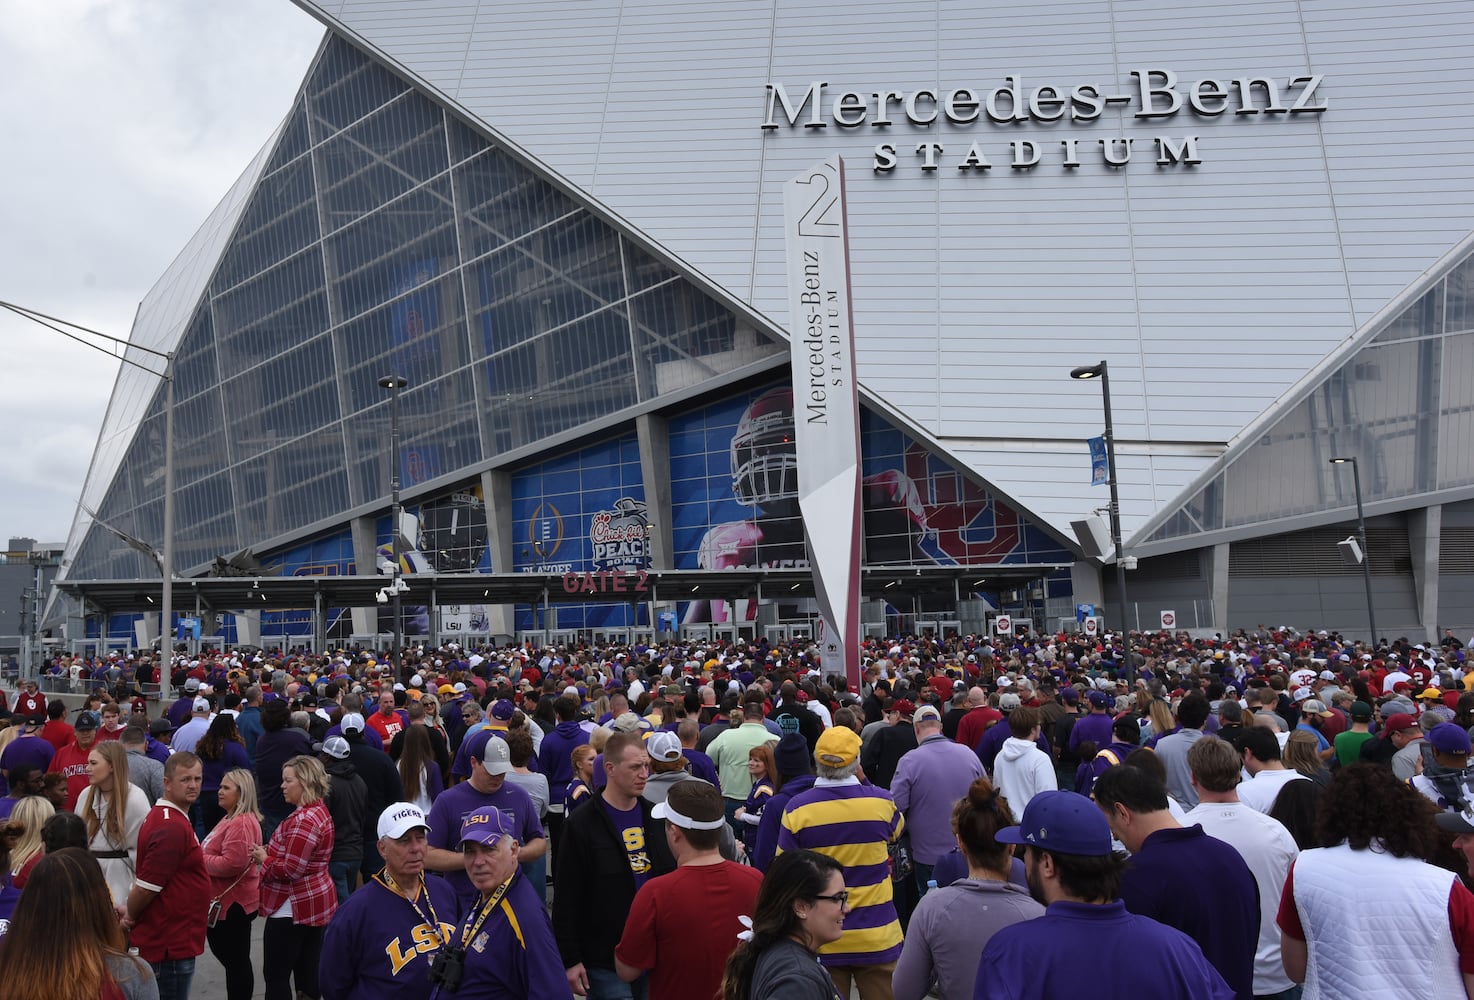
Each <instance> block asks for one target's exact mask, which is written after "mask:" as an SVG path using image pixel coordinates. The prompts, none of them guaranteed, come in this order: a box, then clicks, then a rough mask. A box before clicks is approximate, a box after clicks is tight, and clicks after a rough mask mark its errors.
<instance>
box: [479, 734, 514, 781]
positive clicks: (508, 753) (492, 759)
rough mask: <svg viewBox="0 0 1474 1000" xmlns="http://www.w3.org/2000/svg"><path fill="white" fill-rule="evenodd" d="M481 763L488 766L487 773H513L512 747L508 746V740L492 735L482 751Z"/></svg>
mask: <svg viewBox="0 0 1474 1000" xmlns="http://www.w3.org/2000/svg"><path fill="white" fill-rule="evenodd" d="M481 763H482V764H484V765H485V766H486V773H487V774H511V773H512V748H511V747H509V746H507V741H506V740H504V739H502V738H501V737H499V736H492V737H491V738H490V739H488V740H487V741H486V749H485V750H483V751H482V753H481Z"/></svg>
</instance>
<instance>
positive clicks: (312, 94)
mask: <svg viewBox="0 0 1474 1000" xmlns="http://www.w3.org/2000/svg"><path fill="white" fill-rule="evenodd" d="M408 89H409V88H408V87H407V86H406V85H405V84H404V82H403V81H401V80H400V79H399V78H398V77H396V76H394V75H393V74H392V73H390V72H389V71H388V70H386V69H384V68H383V67H382V66H380V65H379V64H378V63H375V62H372V61H371V60H369V59H367V58H365V57H364V55H363V54H362V53H361V52H359V51H358V50H357V49H355V48H354V47H353V46H352V45H350V44H348V43H347V42H346V41H344V40H343V39H342V37H341V36H339V35H333V36H332V37H331V38H330V39H329V40H328V44H327V48H326V49H325V50H324V51H323V54H322V58H321V59H319V60H318V63H317V69H316V71H315V72H314V73H313V74H312V77H311V78H310V79H309V80H308V81H307V107H308V112H309V114H310V115H311V121H310V125H309V127H310V128H311V131H312V139H313V141H314V142H321V141H322V140H323V139H324V138H326V137H327V136H330V135H332V134H333V133H334V132H337V131H338V130H339V129H342V128H346V127H347V126H349V125H351V124H353V123H354V122H356V121H358V119H360V118H362V117H363V116H364V115H366V114H368V113H369V112H370V111H372V110H374V108H377V107H379V106H381V105H384V104H388V103H389V102H390V101H392V100H393V99H394V98H395V97H398V96H399V95H400V94H402V93H404V92H405V91H406V90H408Z"/></svg>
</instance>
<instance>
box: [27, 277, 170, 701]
mask: <svg viewBox="0 0 1474 1000" xmlns="http://www.w3.org/2000/svg"><path fill="white" fill-rule="evenodd" d="M0 308H3V309H6V310H9V311H10V312H13V313H15V314H16V315H17V316H20V317H21V318H23V319H28V320H30V321H31V322H33V323H36V324H38V325H40V326H44V327H46V329H48V330H51V331H52V332H54V333H59V334H61V335H62V336H63V337H66V338H67V339H69V340H75V341H76V342H77V343H79V344H81V345H82V346H84V347H90V348H92V349H93V350H94V351H99V352H101V353H103V354H106V355H107V356H108V357H110V358H112V359H113V360H115V361H120V362H122V363H123V364H125V365H131V366H133V367H134V368H137V369H139V370H140V371H146V372H148V373H149V374H150V375H153V376H155V377H156V378H160V379H162V380H163V382H164V543H163V552H162V553H160V558H159V575H160V576H161V577H163V585H162V587H161V590H162V593H161V594H160V595H159V596H160V603H161V604H162V605H163V606H162V607H161V608H159V660H160V662H159V699H160V701H168V700H169V696H170V694H171V691H170V685H169V673H170V667H171V666H172V665H173V659H174V642H173V640H172V639H171V638H170V634H171V632H172V631H173V626H174V622H173V617H174V352H173V351H160V350H156V349H154V348H152V347H144V346H142V345H141V344H135V343H132V342H131V341H128V340H124V339H123V338H122V337H114V336H112V335H111V334H107V333H103V332H101V331H100V330H92V329H89V328H88V327H85V326H82V325H80V324H77V323H72V322H70V321H68V320H64V319H57V318H56V317H55V316H48V315H46V314H45V313H42V312H37V311H36V310H34V309H27V308H25V307H24V306H18V305H15V304H13V303H10V302H3V301H0ZM58 323H60V324H62V326H69V327H71V328H72V330H80V331H82V332H83V333H86V334H88V335H90V336H93V337H101V338H102V339H103V340H106V341H108V342H110V343H112V344H115V345H117V346H119V347H121V348H122V349H123V353H121V354H114V353H113V352H112V351H110V350H108V349H107V348H105V347H102V346H100V345H98V344H94V343H93V342H92V341H90V340H86V339H84V338H82V337H79V336H77V334H75V333H73V332H71V330H64V329H62V326H57V325H56V324H58ZM130 350H131V351H138V352H140V353H143V354H147V355H150V356H151V357H155V358H159V359H161V360H162V361H163V362H164V370H163V371H162V372H159V371H155V370H154V369H153V368H150V367H149V366H148V365H145V364H140V363H139V362H137V361H135V360H133V359H132V358H130V357H128V354H127V352H128V351H130ZM83 509H84V510H85V509H86V508H85V507H84V508H83ZM93 520H96V518H95V517H93ZM39 626H40V623H39V622H38V623H37V629H38V632H39ZM104 631H106V629H104Z"/></svg>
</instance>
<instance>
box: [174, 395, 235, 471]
mask: <svg viewBox="0 0 1474 1000" xmlns="http://www.w3.org/2000/svg"><path fill="white" fill-rule="evenodd" d="M226 461H227V458H226V445H225V415H224V413H223V412H222V411H221V409H220V392H219V390H218V389H215V390H211V391H209V392H205V393H201V394H200V395H197V396H195V397H194V398H193V399H190V400H187V401H185V402H182V403H175V404H174V484H175V488H176V489H177V488H179V487H182V486H187V485H188V484H190V483H193V482H198V481H199V480H201V479H204V478H206V477H207V476H210V475H212V474H213V473H215V472H217V471H219V469H220V468H221V467H222V466H224V465H225V463H226Z"/></svg>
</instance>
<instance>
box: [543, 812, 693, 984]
mask: <svg viewBox="0 0 1474 1000" xmlns="http://www.w3.org/2000/svg"><path fill="white" fill-rule="evenodd" d="M639 802H640V811H641V812H642V813H643V814H644V817H645V823H644V826H645V850H646V851H648V852H649V854H650V867H651V870H650V874H649V878H655V877H656V876H657V875H665V874H667V873H669V872H672V871H674V870H675V867H676V859H675V858H674V857H673V856H672V855H671V852H670V845H669V844H667V843H666V840H665V823H664V822H663V821H661V820H658V819H655V818H653V817H652V816H651V815H650V811H651V810H652V809H654V808H655V807H654V806H653V805H651V804H650V803H649V802H647V801H645V800H644V799H640V800H639ZM554 862H555V868H554V871H555V874H556V881H557V885H558V898H557V905H556V906H554V907H553V934H554V936H556V937H557V939H558V951H559V952H560V953H561V954H562V956H563V967H564V968H565V969H571V968H573V966H575V965H578V964H579V963H580V962H582V963H583V964H584V965H585V966H594V967H595V968H599V969H613V968H614V946H615V945H617V944H618V943H619V938H620V935H621V934H623V933H624V922H625V919H626V918H628V917H629V912H630V904H631V903H632V902H634V899H635V876H634V873H633V872H631V871H630V862H629V855H628V854H627V853H626V852H625V849H624V842H623V841H622V840H621V839H620V837H619V834H618V833H617V832H616V831H615V829H614V823H613V822H612V821H611V820H610V819H609V812H608V810H606V809H605V808H604V806H603V803H602V802H601V801H599V800H598V799H596V800H594V801H593V802H591V803H589V804H588V805H587V806H585V807H583V808H580V809H576V810H574V811H573V812H571V813H569V814H567V816H566V817H565V818H564V820H563V831H562V833H561V834H560V835H559V837H558V852H557V854H555V855H554Z"/></svg>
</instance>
